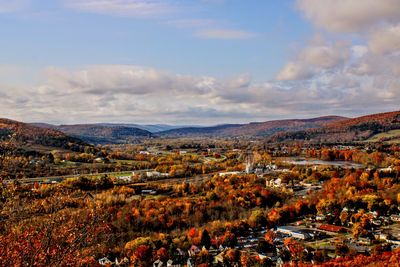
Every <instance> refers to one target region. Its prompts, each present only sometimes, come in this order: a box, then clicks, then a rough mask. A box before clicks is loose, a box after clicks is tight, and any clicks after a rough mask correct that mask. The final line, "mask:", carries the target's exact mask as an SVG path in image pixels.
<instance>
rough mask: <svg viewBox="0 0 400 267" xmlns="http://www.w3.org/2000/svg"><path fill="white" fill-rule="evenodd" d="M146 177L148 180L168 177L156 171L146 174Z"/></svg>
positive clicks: (166, 174)
mask: <svg viewBox="0 0 400 267" xmlns="http://www.w3.org/2000/svg"><path fill="white" fill-rule="evenodd" d="M146 176H147V177H148V178H152V177H155V178H158V177H168V176H169V173H161V172H157V171H151V172H146Z"/></svg>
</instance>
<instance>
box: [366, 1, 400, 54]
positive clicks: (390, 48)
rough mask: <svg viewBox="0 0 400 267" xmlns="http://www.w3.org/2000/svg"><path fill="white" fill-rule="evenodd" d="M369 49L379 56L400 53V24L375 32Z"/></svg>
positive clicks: (369, 42) (370, 40) (370, 39)
mask: <svg viewBox="0 0 400 267" xmlns="http://www.w3.org/2000/svg"><path fill="white" fill-rule="evenodd" d="M399 9H400V8H399ZM368 47H369V49H370V50H371V51H372V52H373V53H375V54H378V55H383V54H390V53H392V52H398V51H400V24H398V25H396V26H391V27H385V28H380V29H377V30H374V31H373V32H372V33H371V35H370V38H369V41H368Z"/></svg>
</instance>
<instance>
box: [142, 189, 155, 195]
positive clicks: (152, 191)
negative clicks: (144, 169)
mask: <svg viewBox="0 0 400 267" xmlns="http://www.w3.org/2000/svg"><path fill="white" fill-rule="evenodd" d="M141 193H142V195H156V194H157V191H156V190H153V189H143V190H142V192H141Z"/></svg>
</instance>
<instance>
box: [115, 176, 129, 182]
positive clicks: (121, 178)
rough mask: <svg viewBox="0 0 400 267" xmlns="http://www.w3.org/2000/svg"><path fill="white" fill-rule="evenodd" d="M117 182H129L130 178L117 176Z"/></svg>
mask: <svg viewBox="0 0 400 267" xmlns="http://www.w3.org/2000/svg"><path fill="white" fill-rule="evenodd" d="M117 179H118V181H120V182H127V183H129V182H131V181H132V176H118V177H117Z"/></svg>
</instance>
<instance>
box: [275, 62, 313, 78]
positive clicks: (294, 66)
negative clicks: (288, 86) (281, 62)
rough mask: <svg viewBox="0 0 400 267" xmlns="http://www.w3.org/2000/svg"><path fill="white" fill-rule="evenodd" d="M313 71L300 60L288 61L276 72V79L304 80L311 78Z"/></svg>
mask: <svg viewBox="0 0 400 267" xmlns="http://www.w3.org/2000/svg"><path fill="white" fill-rule="evenodd" d="M313 75H314V71H313V70H312V69H311V68H310V67H309V66H307V65H305V64H303V63H301V62H289V63H287V64H286V65H285V66H284V67H283V69H282V70H281V71H280V72H279V73H278V75H277V77H276V79H277V80H279V81H293V80H304V79H308V78H311V77H312V76H313Z"/></svg>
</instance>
